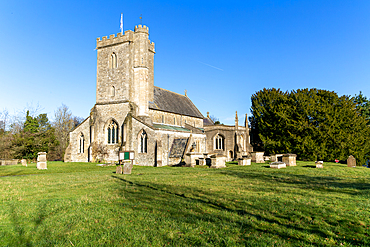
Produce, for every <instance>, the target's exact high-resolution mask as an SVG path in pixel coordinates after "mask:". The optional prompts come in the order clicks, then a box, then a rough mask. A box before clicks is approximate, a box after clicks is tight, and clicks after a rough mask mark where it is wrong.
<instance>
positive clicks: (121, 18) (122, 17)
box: [120, 13, 123, 34]
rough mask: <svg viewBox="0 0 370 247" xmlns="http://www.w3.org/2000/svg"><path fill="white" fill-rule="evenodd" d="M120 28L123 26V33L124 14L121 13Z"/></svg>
mask: <svg viewBox="0 0 370 247" xmlns="http://www.w3.org/2000/svg"><path fill="white" fill-rule="evenodd" d="M120 28H121V34H123V14H122V13H121V24H120Z"/></svg>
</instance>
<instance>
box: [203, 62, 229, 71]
mask: <svg viewBox="0 0 370 247" xmlns="http://www.w3.org/2000/svg"><path fill="white" fill-rule="evenodd" d="M198 63H202V64H204V65H207V66H209V67H212V68H214V69H218V70H221V71H224V70H223V69H220V68H217V67H215V66H212V65H210V64H208V63H203V62H201V61H198Z"/></svg>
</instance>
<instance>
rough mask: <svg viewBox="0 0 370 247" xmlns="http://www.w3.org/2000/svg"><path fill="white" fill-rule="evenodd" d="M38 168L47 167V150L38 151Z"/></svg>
mask: <svg viewBox="0 0 370 247" xmlns="http://www.w3.org/2000/svg"><path fill="white" fill-rule="evenodd" d="M37 169H39V170H44V169H48V168H47V160H46V152H38V153H37Z"/></svg>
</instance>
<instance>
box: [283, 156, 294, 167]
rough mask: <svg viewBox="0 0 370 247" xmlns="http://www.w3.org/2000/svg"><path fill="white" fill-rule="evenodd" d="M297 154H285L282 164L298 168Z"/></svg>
mask: <svg viewBox="0 0 370 247" xmlns="http://www.w3.org/2000/svg"><path fill="white" fill-rule="evenodd" d="M296 158H297V155H296V154H284V155H283V159H282V162H284V163H285V164H286V165H287V166H296V165H297V164H296Z"/></svg>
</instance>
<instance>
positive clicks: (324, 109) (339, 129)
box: [251, 89, 370, 164]
mask: <svg viewBox="0 0 370 247" xmlns="http://www.w3.org/2000/svg"><path fill="white" fill-rule="evenodd" d="M365 99H366V98H365ZM357 102H358V101H357ZM357 102H356V101H355V100H353V99H352V98H350V97H348V96H341V97H339V96H338V95H337V94H336V93H335V92H331V91H327V90H319V89H299V90H297V91H292V92H290V93H288V92H282V91H280V90H279V89H263V90H261V91H259V92H257V93H255V94H253V95H252V108H251V111H252V117H251V130H252V133H251V137H252V144H253V145H254V147H255V148H256V147H257V149H258V148H261V147H263V148H264V150H265V151H266V152H267V153H288V152H292V153H296V154H297V155H298V157H300V158H301V159H308V160H326V161H331V160H334V159H340V160H346V159H347V158H348V156H349V155H353V156H355V158H356V159H357V160H358V162H359V164H362V163H364V161H365V159H367V157H368V153H369V150H370V142H369V140H370V131H369V130H370V128H369V126H367V121H366V119H365V118H364V117H362V116H361V115H360V114H359V113H358V107H356V106H358V103H357ZM363 112H365V111H363Z"/></svg>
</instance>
